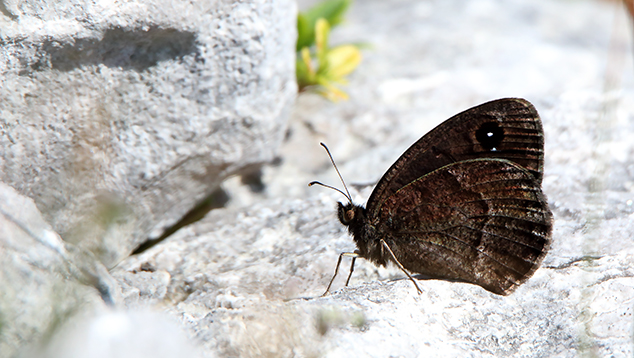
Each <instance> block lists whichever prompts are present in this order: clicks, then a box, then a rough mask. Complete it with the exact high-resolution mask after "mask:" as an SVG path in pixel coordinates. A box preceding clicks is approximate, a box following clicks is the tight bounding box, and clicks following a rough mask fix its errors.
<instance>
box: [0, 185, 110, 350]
mask: <svg viewBox="0 0 634 358" xmlns="http://www.w3.org/2000/svg"><path fill="white" fill-rule="evenodd" d="M0 287H2V289H1V290H0V352H2V354H1V355H2V357H13V356H15V354H17V353H18V352H20V351H24V349H28V348H34V347H37V346H38V344H40V343H42V341H44V340H45V339H46V338H48V337H50V335H52V334H53V333H54V332H56V330H57V329H58V328H59V325H60V324H62V323H63V322H64V321H66V319H68V318H69V317H71V316H73V315H74V314H76V313H78V312H79V311H82V310H92V309H99V308H103V306H104V302H108V303H111V304H117V303H118V301H119V297H120V293H119V292H120V288H119V287H118V285H117V283H116V282H114V281H113V279H112V277H110V275H109V274H108V272H107V271H106V269H105V267H103V266H102V265H101V264H99V263H98V262H95V259H94V257H92V255H90V253H87V252H83V251H82V250H80V249H77V248H73V247H72V245H70V244H65V243H64V242H63V241H62V240H61V239H60V237H59V235H57V234H56V233H55V232H53V231H52V230H51V227H50V225H49V224H47V223H46V222H45V221H44V220H43V219H42V215H41V214H40V212H39V211H38V210H37V207H36V206H35V204H34V203H33V200H31V199H29V198H26V197H24V196H22V195H20V194H18V193H17V192H16V191H15V190H14V189H13V188H11V187H9V186H7V185H5V184H3V183H0Z"/></svg>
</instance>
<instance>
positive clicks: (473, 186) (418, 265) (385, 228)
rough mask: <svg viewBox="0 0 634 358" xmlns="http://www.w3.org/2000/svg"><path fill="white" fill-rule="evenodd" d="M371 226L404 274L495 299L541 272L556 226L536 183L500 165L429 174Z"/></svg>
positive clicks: (469, 163) (486, 162)
mask: <svg viewBox="0 0 634 358" xmlns="http://www.w3.org/2000/svg"><path fill="white" fill-rule="evenodd" d="M369 220H370V222H369V224H370V225H373V226H374V227H375V228H376V229H377V232H378V233H380V234H381V236H382V238H383V239H384V240H385V241H386V242H387V244H388V245H389V246H390V248H391V249H392V250H393V252H394V254H395V256H396V258H397V259H398V260H399V262H401V264H402V265H403V266H404V267H405V268H406V269H407V270H409V271H411V272H416V273H421V274H424V275H427V276H430V277H437V278H446V279H455V280H462V281H466V282H471V283H474V284H477V285H480V286H482V287H484V288H485V289H487V290H489V291H492V292H494V293H497V294H508V293H510V292H511V291H512V290H513V289H514V288H515V287H516V286H517V285H519V284H521V283H522V282H524V281H525V280H526V279H528V277H530V276H531V275H532V274H533V272H534V271H535V270H536V269H537V268H538V267H539V265H540V263H541V261H542V259H543V258H544V256H545V255H546V252H547V250H548V247H549V245H550V235H551V232H552V225H553V224H552V220H553V219H552V213H551V212H550V210H549V209H548V204H547V202H546V199H545V198H544V195H543V194H542V191H541V188H540V183H539V181H537V180H536V179H535V178H534V176H533V175H532V173H531V172H529V171H528V170H526V169H524V168H522V167H520V166H518V165H516V164H514V163H512V162H510V161H508V160H499V159H475V160H466V161H461V162H458V163H453V164H450V165H447V166H444V167H442V168H440V169H437V170H435V171H433V172H431V173H428V174H426V175H424V176H422V177H420V178H419V179H416V180H414V181H412V182H411V183H409V184H408V185H406V186H403V187H402V188H401V189H399V190H396V191H395V192H394V193H393V194H392V195H389V196H387V197H386V199H385V201H384V203H383V205H382V206H381V207H379V208H378V215H377V216H376V217H374V218H369Z"/></svg>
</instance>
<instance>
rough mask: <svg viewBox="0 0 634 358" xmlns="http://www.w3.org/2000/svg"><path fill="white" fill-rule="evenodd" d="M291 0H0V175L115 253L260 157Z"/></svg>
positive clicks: (281, 81) (80, 237)
mask: <svg viewBox="0 0 634 358" xmlns="http://www.w3.org/2000/svg"><path fill="white" fill-rule="evenodd" d="M295 8H296V7H295V4H294V2H293V1H291V0H268V1H266V0H254V1H244V2H242V1H240V2H238V1H232V0H225V1H194V2H188V1H162V0H156V1H152V0H147V1H133V2H83V1H79V2H78V1H72V0H65V1H3V2H2V3H0V152H1V153H2V155H1V156H0V180H2V181H4V182H5V183H7V184H9V185H11V186H13V187H14V188H15V189H17V190H18V191H19V192H20V193H22V194H24V195H27V196H29V197H31V198H33V199H34V200H35V202H36V204H37V206H38V208H39V209H40V211H41V212H42V213H43V215H44V217H45V219H46V220H47V221H48V222H50V223H51V225H52V226H53V228H54V229H55V230H56V231H57V232H59V233H60V235H61V236H62V237H63V238H64V239H65V240H67V241H68V242H72V243H77V244H79V245H80V246H81V247H84V248H87V249H90V250H91V251H93V252H94V253H95V254H96V255H97V256H98V257H99V259H100V260H102V262H104V263H105V264H106V265H110V266H112V265H114V264H115V263H117V262H118V261H119V260H121V259H122V258H123V257H125V256H126V255H128V254H129V253H130V252H131V251H132V250H133V249H134V248H136V247H137V246H138V245H139V244H140V243H142V242H143V241H145V240H147V239H148V238H154V237H157V236H159V235H161V233H162V232H163V230H164V229H165V228H166V227H168V226H170V225H173V224H174V223H176V222H177V221H178V220H179V219H180V218H181V217H182V216H183V215H184V214H185V213H186V212H187V211H188V210H190V209H191V208H192V207H193V206H194V205H195V204H196V203H197V202H198V201H200V200H202V199H203V198H204V197H205V196H207V195H209V194H210V193H211V191H213V190H214V189H215V188H216V187H217V185H218V184H219V183H220V182H221V181H222V180H223V179H225V178H226V177H227V176H228V175H231V174H234V173H237V172H240V171H241V170H246V169H248V168H250V167H251V166H254V165H255V166H257V165H259V164H261V163H263V162H267V161H270V160H271V159H272V158H273V156H274V153H275V151H276V149H277V147H278V145H279V143H280V141H281V139H282V136H283V130H284V127H285V124H286V119H287V115H288V112H289V109H290V105H291V104H292V103H293V100H294V98H295V93H296V86H295V82H294V61H295V55H294V41H295V37H296V33H295V31H296V30H295Z"/></svg>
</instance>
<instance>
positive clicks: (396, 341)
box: [112, 0, 634, 357]
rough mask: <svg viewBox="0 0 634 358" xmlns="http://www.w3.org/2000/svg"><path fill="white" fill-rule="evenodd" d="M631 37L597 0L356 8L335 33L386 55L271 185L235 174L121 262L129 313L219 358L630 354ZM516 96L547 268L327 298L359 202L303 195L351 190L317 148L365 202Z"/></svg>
mask: <svg viewBox="0 0 634 358" xmlns="http://www.w3.org/2000/svg"><path fill="white" fill-rule="evenodd" d="M629 26H630V24H629V23H628V20H627V18H625V17H624V14H623V12H622V11H620V8H619V5H618V4H616V3H611V2H597V1H589V0H588V1H559V0H549V1H541V2H525V1H520V0H513V1H489V0H477V1H470V2H469V3H468V4H466V3H465V2H464V1H457V0H456V1H454V0H445V1H425V2H421V1H414V0H402V1H394V2H386V1H382V0H366V1H358V2H356V3H355V5H354V6H353V7H352V9H351V11H350V14H349V20H348V21H347V22H346V23H345V24H344V25H343V27H341V28H340V29H338V30H337V31H336V32H335V33H333V35H332V41H334V42H337V41H367V42H370V43H371V44H372V49H370V50H367V51H365V52H364V55H365V59H364V62H363V63H362V65H361V67H360V68H359V71H358V72H356V73H355V75H354V76H353V77H352V80H351V84H350V86H349V87H348V90H349V92H350V94H351V100H350V101H349V102H345V103H339V104H332V103H329V102H327V101H324V100H322V99H320V98H318V97H314V96H301V97H300V98H299V101H298V105H297V106H296V108H295V113H294V116H293V118H292V122H291V128H290V130H289V136H288V138H287V140H286V142H285V144H284V145H283V147H282V151H281V154H280V155H281V163H280V165H279V166H276V167H267V168H265V169H264V170H263V173H264V176H263V180H264V183H265V184H266V190H265V191H264V192H262V193H260V194H257V195H253V194H252V193H250V192H249V190H248V189H245V188H244V187H243V186H241V185H240V183H239V180H234V179H232V180H230V181H228V182H226V183H225V184H223V185H224V187H225V188H226V189H227V190H228V192H229V193H230V195H231V197H232V201H231V202H230V208H228V209H222V210H217V211H214V212H212V213H211V214H210V215H209V216H207V217H206V218H205V219H204V220H203V221H201V222H199V223H197V224H195V225H193V226H190V227H187V228H185V229H183V230H181V231H179V232H178V233H176V234H175V235H174V236H173V237H170V238H169V239H168V240H167V241H166V242H164V243H162V244H159V245H157V246H155V247H153V248H151V249H149V250H148V251H146V252H145V253H143V254H141V255H138V256H135V257H131V258H129V259H127V260H125V261H124V262H122V263H121V264H120V265H119V266H118V267H117V268H116V269H114V270H113V272H112V274H113V276H114V277H115V278H116V279H117V280H118V281H119V282H120V283H121V286H122V288H123V300H124V302H125V305H126V306H127V307H130V308H137V307H146V306H152V307H155V308H156V309H162V310H164V311H165V312H167V313H169V314H171V315H173V316H174V317H176V318H177V319H179V320H180V321H181V322H182V324H183V327H185V328H186V329H187V331H188V332H189V334H190V336H191V337H192V338H193V339H195V340H197V341H198V342H200V343H201V344H202V346H203V353H204V355H205V356H208V357H214V356H221V357H237V356H239V357H263V356H264V357H280V356H328V357H350V356H369V357H387V356H403V357H421V356H423V357H465V356H468V357H470V356H473V357H505V356H522V357H552V356H557V357H578V356H598V357H604V356H614V357H631V356H632V354H633V343H632V335H631V332H632V330H633V325H634V320H633V317H632V307H634V305H633V302H632V297H634V295H633V294H634V292H633V291H634V290H633V287H634V278H633V276H634V275H633V272H632V267H634V245H633V243H632V240H633V237H634V236H633V235H632V233H633V232H634V224H632V223H633V222H634V221H633V218H634V204H633V200H634V184H633V183H634V138H633V136H634V134H633V133H634V91H633V90H632V88H634V80H633V76H632V69H633V66H632V57H631V55H632V53H633V51H632V43H633V41H632V38H631V28H630V27H629ZM509 96H516V97H524V98H527V99H528V100H530V101H531V102H533V103H534V104H535V106H536V107H537V109H538V110H539V111H540V114H541V116H542V118H543V121H544V129H545V133H546V166H545V177H544V191H545V193H546V195H547V196H548V199H549V202H550V204H551V207H552V209H553V212H554V215H555V231H554V235H553V246H552V248H551V251H550V253H549V255H548V256H547V257H546V259H545V261H544V264H543V266H542V268H541V269H539V270H537V272H536V273H535V275H534V276H533V277H532V278H531V279H530V280H528V281H527V282H526V283H525V284H524V285H522V286H520V287H519V288H518V290H517V291H515V292H514V293H513V294H512V295H510V296H507V297H501V296H496V295H494V294H491V293H489V292H487V291H485V290H483V289H482V288H480V287H478V286H474V285H469V284H463V283H454V282H447V281H439V280H421V281H419V285H420V286H421V288H422V289H423V294H422V295H417V294H416V291H415V289H414V288H413V286H412V284H411V282H409V281H408V280H406V279H403V274H402V273H401V272H399V271H398V270H397V269H394V268H388V269H382V268H381V269H377V268H376V267H374V266H373V265H371V264H369V263H368V262H365V261H363V260H358V261H357V268H356V269H355V274H354V275H353V278H352V281H351V284H350V287H348V288H343V287H342V286H343V281H344V280H345V274H344V275H342V276H340V277H339V278H338V280H337V281H336V282H335V284H334V289H335V290H336V291H335V292H334V293H333V294H332V295H330V296H327V297H325V298H319V297H318V296H319V295H320V294H321V293H322V292H323V290H324V289H325V286H326V284H327V282H328V280H329V279H330V275H331V274H332V271H333V270H334V266H335V264H336V261H337V255H338V253H339V252H342V251H351V250H353V249H354V244H353V242H352V240H351V239H350V238H349V237H348V236H347V234H346V233H345V232H344V230H343V227H342V226H341V225H339V224H338V223H337V222H336V218H335V211H334V207H335V205H334V204H335V201H336V200H342V199H343V197H342V196H340V195H339V194H337V193H335V192H332V191H328V190H326V189H324V188H315V187H313V188H307V187H306V183H307V182H308V181H310V180H321V181H324V182H326V183H329V184H334V185H337V186H339V184H338V183H339V181H338V178H337V177H336V174H335V173H334V170H333V169H332V167H331V166H330V164H329V162H328V159H327V157H326V156H325V154H324V152H323V150H322V148H321V147H320V146H319V145H318V142H319V141H325V142H326V143H327V144H329V146H330V148H331V150H332V151H333V154H334V156H335V159H336V160H337V161H338V163H339V166H340V170H341V171H342V174H343V175H344V177H345V178H346V179H347V181H348V183H349V184H350V185H351V186H352V194H353V198H354V199H355V201H357V202H364V200H365V199H366V198H367V197H368V196H369V194H370V192H371V190H372V184H373V183H374V182H375V181H376V180H378V178H379V177H380V176H381V174H382V173H383V172H384V171H385V170H386V169H387V168H388V167H389V166H390V165H391V164H392V162H393V161H394V160H395V159H396V158H397V157H398V155H399V154H400V153H401V152H402V151H403V150H405V149H406V148H407V147H408V146H409V145H410V144H411V143H413V142H414V141H415V140H416V139H418V138H419V137H420V136H422V135H423V134H424V133H426V132H427V131H428V130H429V129H431V128H433V127H434V126H435V125H437V124H438V123H440V122H441V121H443V120H444V119H446V118H448V117H449V116H451V115H453V114H455V113H457V112H459V111H461V110H464V109H466V108H468V107H470V106H473V105H476V104H479V103H482V102H485V101H487V100H490V99H494V98H500V97H509ZM348 263H349V261H346V262H344V266H343V270H344V271H345V270H346V269H347V264H348ZM294 297H295V298H296V297H310V298H311V299H308V300H304V299H295V300H290V301H287V299H289V298H294ZM157 336H158V335H157Z"/></svg>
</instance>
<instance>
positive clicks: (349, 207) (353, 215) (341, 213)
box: [337, 202, 359, 226]
mask: <svg viewBox="0 0 634 358" xmlns="http://www.w3.org/2000/svg"><path fill="white" fill-rule="evenodd" d="M357 208H358V207H357V206H356V205H354V204H352V203H350V202H349V203H347V204H346V205H344V204H342V203H341V202H338V203H337V216H338V217H339V221H341V223H342V224H344V225H346V226H347V225H350V223H351V222H352V221H354V220H355V219H358V217H359V215H358V214H357Z"/></svg>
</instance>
